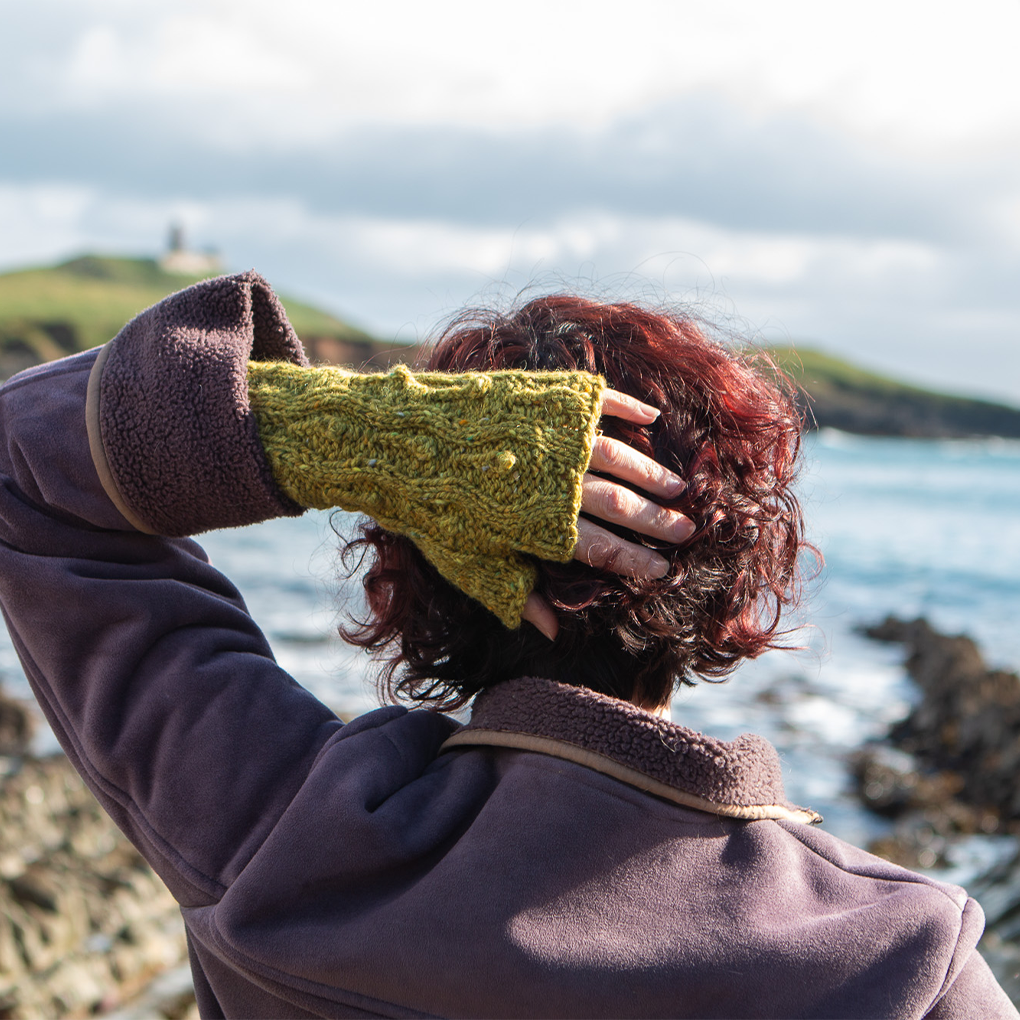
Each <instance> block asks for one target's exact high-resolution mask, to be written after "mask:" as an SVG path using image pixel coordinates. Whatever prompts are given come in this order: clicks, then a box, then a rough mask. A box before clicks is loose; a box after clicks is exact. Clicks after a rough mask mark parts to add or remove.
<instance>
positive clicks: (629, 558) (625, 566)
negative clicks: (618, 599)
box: [543, 520, 669, 633]
mask: <svg viewBox="0 0 1020 1020" xmlns="http://www.w3.org/2000/svg"><path fill="white" fill-rule="evenodd" d="M574 559H575V560H580V561H581V562H582V563H587V564H588V566H589V567H599V568H601V569H604V570H611V571H613V573H615V574H625V575H626V576H627V577H646V578H655V577H664V576H665V574H666V572H667V571H668V570H669V561H668V560H666V559H665V558H664V557H662V556H660V555H659V554H658V553H657V552H655V551H654V550H652V549H646V548H645V547H644V546H643V545H635V544H634V543H633V542H627V541H625V540H624V539H622V538H619V537H618V536H617V535H614V534H612V532H609V531H606V529H605V528H600V527H599V526H598V525H597V524H592V522H591V521H586V520H580V521H578V522H577V546H576V548H575V549H574ZM543 633H544V632H543Z"/></svg>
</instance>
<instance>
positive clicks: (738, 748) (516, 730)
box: [442, 677, 822, 823]
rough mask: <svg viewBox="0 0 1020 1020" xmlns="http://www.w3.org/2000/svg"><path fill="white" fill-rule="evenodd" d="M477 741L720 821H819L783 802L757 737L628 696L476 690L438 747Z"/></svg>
mask: <svg viewBox="0 0 1020 1020" xmlns="http://www.w3.org/2000/svg"><path fill="white" fill-rule="evenodd" d="M478 744H484V745H495V746H497V747H513V748H518V749H520V750H525V751H537V752H539V753H541V754H549V755H553V756H554V757H557V758H565V759H566V760H567V761H572V762H576V763H577V764H579V765H584V766H586V767H587V768H590V769H594V770H595V771H596V772H602V773H604V774H605V775H608V776H612V777H613V778H614V779H618V780H620V781H621V782H624V783H628V784H629V785H631V786H635V787H637V788H638V789H639V790H643V791H645V792H647V793H651V794H654V795H655V796H657V797H662V798H664V799H665V800H671V801H673V802H674V803H677V804H682V805H683V806H684V807H691V808H697V809H698V810H700V811H708V812H710V813H712V814H716V815H724V816H726V817H728V818H743V819H762V818H783V819H787V820H789V821H795V822H807V823H813V822H820V821H821V820H822V819H821V815H819V814H817V813H816V812H814V811H811V810H810V809H808V808H799V807H797V806H796V805H793V804H791V803H789V801H787V799H786V795H785V793H784V792H783V777H782V769H781V767H780V763H779V755H778V754H777V753H776V749H775V748H774V747H773V746H772V745H771V744H770V743H769V742H768V741H767V740H765V739H764V738H763V737H759V736H755V735H754V734H751V733H744V734H742V735H741V736H739V737H737V739H736V740H733V741H728V742H727V741H723V740H716V739H715V738H713V737H706V736H705V735H704V734H701V733H696V732H695V731H694V730H689V729H685V728H684V727H683V726H676V725H674V724H673V723H671V722H667V721H666V720H665V719H660V718H658V717H657V716H654V715H652V714H650V713H649V712H644V711H642V710H641V709H640V708H638V707H637V706H636V705H632V704H631V703H630V702H627V701H619V700H617V699H616V698H610V697H607V696H606V695H604V694H598V693H596V692H595V691H590V690H587V689H586V688H581V687H571V686H569V685H566V684H559V683H555V682H554V681H552V680H541V679H537V678H534V677H526V678H523V679H520V680H510V681H507V682H506V683H502V684H499V685H498V686H496V687H493V688H490V689H489V690H487V691H485V692H483V693H482V694H480V695H479V696H478V697H477V698H476V699H475V704H474V709H473V711H472V713H471V721H470V722H469V723H468V724H467V725H466V726H464V727H463V728H461V729H460V730H458V731H457V732H456V733H455V734H454V735H453V736H452V737H450V738H449V739H448V740H447V741H446V742H445V743H444V744H443V746H442V750H443V751H446V750H448V749H449V750H452V749H454V748H458V747H465V746H470V745H478Z"/></svg>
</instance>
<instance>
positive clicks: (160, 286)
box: [0, 255, 413, 378]
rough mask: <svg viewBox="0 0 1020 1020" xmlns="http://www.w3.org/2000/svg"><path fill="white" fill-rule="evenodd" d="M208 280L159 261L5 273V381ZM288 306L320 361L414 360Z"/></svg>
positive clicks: (0, 362) (1, 358) (1, 315)
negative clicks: (193, 285)
mask: <svg viewBox="0 0 1020 1020" xmlns="http://www.w3.org/2000/svg"><path fill="white" fill-rule="evenodd" d="M200 278H201V277H198V276H190V275H185V274H180V273H172V272H167V271H166V270H165V269H162V268H160V265H159V263H158V262H157V261H156V260H155V259H132V258H113V257H108V256H100V255H84V256H82V257H80V258H76V259H71V261H69V262H63V263H61V264H60V265H58V266H51V267H44V268H36V269H23V270H19V271H17V272H13V273H5V274H3V275H0V378H7V377H8V376H11V375H13V374H14V373H15V372H19V371H21V369H23V368H27V367H29V366H31V365H36V364H39V363H40V362H43V361H52V360H53V359H54V358H60V357H63V356H64V355H65V354H73V353H74V352H76V351H84V350H88V349H89V348H90V347H96V346H98V345H99V344H102V343H105V342H106V341H107V340H110V339H111V338H112V337H114V336H116V334H117V333H118V331H119V330H120V328H121V327H122V326H123V325H124V323H126V322H127V321H128V320H129V319H132V318H134V316H135V315H137V314H138V313H139V312H140V311H143V310H144V309H146V308H148V307H149V306H150V305H152V304H155V303H156V302H157V301H159V300H160V299H161V298H164V297H166V296H167V294H172V293H173V292H174V291H178V290H181V289H182V288H183V287H187V286H188V285H189V284H192V283H197V282H198V280H199V279H200ZM281 301H282V302H283V304H284V307H285V308H286V309H287V316H288V318H289V319H290V321H291V323H292V324H293V326H294V329H295V330H296V331H297V333H298V335H299V336H300V337H301V340H302V342H303V343H304V345H305V349H306V350H307V351H308V354H309V357H310V358H312V359H313V360H317V361H323V362H330V363H334V364H351V365H360V364H362V363H364V362H367V361H368V360H369V359H372V364H378V365H381V366H385V365H387V364H389V363H390V362H392V361H394V360H398V359H401V358H406V357H409V356H411V355H413V349H411V350H409V349H405V348H403V347H401V346H399V345H395V344H385V343H383V342H381V341H379V340H376V339H375V338H374V337H371V336H369V334H367V333H365V332H363V331H362V330H359V329H356V328H355V327H354V326H351V325H349V324H348V323H346V322H343V321H341V320H340V319H337V318H336V317H335V316H332V315H330V314H328V313H327V312H323V311H320V310H319V309H317V308H313V307H312V306H311V305H307V304H304V303H302V302H300V301H296V300H294V299H293V298H289V297H286V296H281Z"/></svg>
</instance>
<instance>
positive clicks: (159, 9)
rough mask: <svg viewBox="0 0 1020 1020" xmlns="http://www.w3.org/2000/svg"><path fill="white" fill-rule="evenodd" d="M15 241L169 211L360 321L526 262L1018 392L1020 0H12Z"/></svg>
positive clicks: (144, 245) (206, 240)
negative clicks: (1019, 53) (848, 0)
mask: <svg viewBox="0 0 1020 1020" xmlns="http://www.w3.org/2000/svg"><path fill="white" fill-rule="evenodd" d="M3 24H4V30H3V33H2V34H0V146H2V153H0V267H10V268H17V267H21V266H24V265H26V264H37V263H47V262H51V261H54V260H58V259H61V258H66V257H69V256H72V255H77V254H81V253H82V252H86V251H88V252H93V251H100V252H110V253H125V252H126V253H137V254H148V255H151V254H153V253H154V252H156V251H158V250H159V249H161V248H162V246H163V244H164V239H165V235H166V231H167V227H168V224H169V223H170V222H176V223H180V224H181V225H182V226H183V227H184V229H185V233H186V237H187V239H188V243H189V244H190V245H192V246H194V247H196V248H199V249H201V248H205V247H207V246H208V247H212V248H214V249H216V250H217V251H218V252H219V253H220V255H221V256H222V260H223V264H224V266H225V267H226V268H227V269H230V270H241V269H246V268H249V267H251V266H255V267H257V268H258V269H259V270H260V271H261V272H262V273H263V275H265V276H266V277H267V278H269V279H270V280H271V281H272V282H273V283H274V284H275V285H277V286H278V287H279V288H281V289H283V290H285V291H287V292H288V293H293V294H294V295H295V296H296V297H303V298H307V299H312V300H314V301H315V302H316V303H318V304H320V305H322V306H323V307H325V308H327V309H328V310H330V311H332V312H335V313H338V314H340V315H342V316H343V317H344V318H346V319H348V320H350V321H352V322H353V323H355V324H357V325H359V326H361V327H363V328H365V329H366V330H368V331H370V332H372V333H373V334H376V335H378V336H385V337H393V336H397V337H400V338H402V339H408V340H412V339H417V338H418V337H419V335H420V334H421V332H422V331H423V330H425V329H427V328H428V327H429V326H430V325H431V324H432V323H434V322H435V320H436V318H437V317H438V316H440V315H442V314H443V313H445V312H448V311H450V310H453V309H456V308H459V307H460V306H461V305H462V304H464V303H465V302H472V301H476V300H478V299H479V298H484V297H486V296H487V295H489V294H490V293H491V291H492V288H494V287H495V288H497V289H498V290H501V291H502V290H503V289H504V288H506V289H509V291H510V292H512V293H515V292H516V291H517V290H518V289H519V288H522V287H526V286H528V285H530V284H533V283H534V282H536V281H537V282H539V283H540V284H546V283H549V282H551V283H552V285H559V284H562V285H565V286H571V285H574V284H575V283H579V284H580V285H581V286H583V287H585V288H589V289H591V288H593V289H595V290H607V291H611V292H612V293H614V294H618V293H621V292H625V293H632V294H633V293H636V294H638V295H643V296H652V297H657V296H662V295H666V296H668V297H669V298H670V299H673V300H684V301H694V302H696V303H698V304H699V305H702V306H704V307H705V310H706V312H707V313H708V314H710V315H711V316H712V317H715V318H717V319H718V318H721V319H726V320H729V321H733V322H735V324H736V325H738V326H739V327H741V328H746V331H747V332H748V333H749V334H750V335H752V336H763V337H765V338H767V339H769V340H785V339H790V338H793V339H795V340H797V341H798V342H801V343H803V342H805V341H809V342H810V343H811V344H812V345H815V346H821V347H823V348H825V349H827V350H832V351H837V352H841V353H844V354H848V355H852V356H853V357H855V358H856V359H858V360H859V361H860V362H861V363H863V364H867V365H869V366H873V367H877V368H880V369H884V370H888V371H890V372H892V373H893V374H898V375H900V376H909V377H910V378H912V379H915V380H917V381H920V382H923V383H927V384H934V385H940V386H942V387H944V388H945V387H952V388H954V389H957V390H965V391H967V392H968V393H973V394H980V395H986V396H993V397H999V398H1003V399H1007V400H1011V401H1013V402H1014V403H1017V402H1020V360H1018V359H1020V353H1018V348H1017V343H1016V338H1017V331H1018V324H1020V294H1018V288H1017V286H1016V272H1015V270H1016V265H1017V258H1018V255H1020V70H1018V62H1017V61H1016V59H1015V45H1016V39H1017V37H1018V31H1020V7H1018V5H1017V4H1016V3H1015V2H1014V0H975V2H974V3H973V4H969V5H967V7H966V10H964V8H963V7H962V6H961V5H959V4H951V3H946V2H938V0H936V2H929V3H922V2H913V0H898V2H897V0H893V2H888V0H886V2H869V0H863V2H858V3H854V4H844V3H838V4H837V3H828V4H818V3H810V2H785V0H770V2H768V3H753V2H731V0H717V2H713V3H710V4H705V3H693V2H683V0H680V2H676V0H664V2H648V0H635V2H634V3H632V4H630V5H628V6H627V8H626V11H624V9H623V8H621V7H620V5H619V4H616V3H608V2H605V0H588V2H585V3H584V4H581V3H574V2H567V3H562V2H561V3H556V2H552V3H550V2H547V0H543V2H532V0H519V2H517V3H514V4H513V5H509V6H507V5H499V4H477V3H468V2H463V3H459V2H449V0H441V2H435V3H429V4H420V3H412V2H391V3H381V4H351V3H343V2H330V0H290V2H288V3H285V4H284V3H276V2H269V0H246V2H244V3H241V2H238V0H173V2H172V3H171V2H165V0H147V2H146V3H144V4H140V3H136V2H132V0H38V2H36V3H32V4H17V3H14V2H5V3H3Z"/></svg>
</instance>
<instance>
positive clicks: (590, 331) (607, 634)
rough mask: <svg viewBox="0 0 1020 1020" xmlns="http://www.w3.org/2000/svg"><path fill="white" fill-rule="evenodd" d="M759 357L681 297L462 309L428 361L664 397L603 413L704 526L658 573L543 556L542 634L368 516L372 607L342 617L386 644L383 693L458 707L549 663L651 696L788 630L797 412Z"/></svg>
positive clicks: (434, 366)
mask: <svg viewBox="0 0 1020 1020" xmlns="http://www.w3.org/2000/svg"><path fill="white" fill-rule="evenodd" d="M756 360H761V356H758V359H755V358H752V357H749V356H745V355H743V354H738V353H735V352H734V351H733V350H730V349H728V348H726V347H724V346H722V345H720V344H718V343H715V342H712V341H710V340H709V339H707V338H706V336H705V334H704V331H703V329H702V328H701V327H699V325H698V324H697V323H696V322H695V321H694V320H693V319H692V318H689V317H687V316H685V315H683V314H679V313H660V312H654V311H650V310H648V309H645V308H641V307H638V306H636V305H633V304H602V303H599V302H595V301H590V300H586V299H584V298H579V297H574V296H569V295H553V296H549V297H542V298H538V299H535V300H532V301H529V302H528V303H527V304H525V305H523V306H522V307H520V308H518V309H517V310H515V311H512V312H511V313H509V314H506V315H500V314H492V313H468V314H465V315H463V316H461V317H460V318H458V319H457V320H455V321H454V322H453V323H452V324H451V325H450V326H449V327H448V328H447V329H446V331H445V332H444V333H443V335H442V336H441V337H440V338H439V340H438V342H437V343H436V344H435V346H434V347H433V348H432V349H431V356H430V357H429V359H428V364H427V368H428V369H429V370H433V371H446V372H458V371H466V370H485V369H502V368H526V369H534V370H553V369H584V370H586V371H588V372H593V373H599V374H601V375H602V376H604V377H605V379H606V380H607V382H608V383H609V385H610V386H612V387H613V388H615V389H618V390H622V391H623V392H625V393H630V394H632V395H633V396H635V397H638V398H640V399H641V400H643V401H646V402H647V403H649V404H652V405H653V406H655V407H657V408H659V410H660V411H661V416H660V417H659V419H658V420H657V421H656V422H655V423H653V424H652V425H650V426H638V425H633V424H630V423H627V422H622V421H620V420H618V419H614V418H604V419H603V420H602V428H603V430H604V432H605V433H606V434H607V435H610V436H614V437H615V438H618V439H621V440H623V441H624V442H626V443H629V444H630V445H631V446H633V447H635V448H636V449H638V450H640V451H641V452H643V453H645V454H647V455H648V456H650V457H652V458H654V459H655V460H657V461H658V462H659V463H660V464H664V465H665V466H667V467H669V468H671V469H672V470H674V471H676V472H677V473H678V474H680V475H681V476H682V477H683V478H684V479H686V481H687V486H686V488H685V489H684V490H683V492H682V493H680V495H679V496H678V497H677V498H676V499H674V500H672V501H671V502H668V503H664V504H663V505H667V506H670V507H672V508H675V509H678V510H681V511H683V512H684V513H685V514H687V516H689V517H690V518H691V519H692V520H693V521H694V522H695V524H696V525H697V531H696V532H695V533H694V535H693V537H692V538H690V539H689V540H688V541H687V542H685V543H684V544H683V545H681V546H669V547H666V548H664V549H660V551H661V552H662V554H663V555H665V556H666V557H667V558H668V559H669V561H670V570H669V573H668V574H667V576H665V577H663V578H659V579H656V580H635V579H632V578H627V577H621V576H619V575H616V574H613V573H610V572H608V571H603V570H596V569H593V568H591V567H589V566H587V565H585V564H582V563H580V562H578V561H576V560H575V561H572V562H570V563H566V564H560V563H550V562H547V561H536V563H537V565H538V568H539V569H538V583H537V586H536V591H538V593H539V594H541V595H542V596H543V597H544V598H545V599H546V601H547V602H548V603H549V604H550V605H551V606H552V607H553V608H554V609H555V610H557V615H558V618H559V624H560V631H559V635H558V636H557V638H556V640H555V641H554V642H550V641H548V640H547V639H546V638H545V637H543V636H542V635H541V634H539V633H538V631H536V630H535V629H534V628H532V627H531V626H529V625H527V624H525V625H524V626H522V627H521V628H520V629H518V630H516V631H509V630H507V629H506V628H505V627H503V626H502V624H500V622H499V621H498V620H497V619H496V617H495V616H493V615H492V614H491V613H490V612H488V611H487V610H486V609H485V608H484V607H483V606H481V605H480V604H479V603H477V602H475V601H473V600H472V599H470V598H468V596H466V595H464V594H463V593H462V592H460V591H459V590H458V589H456V588H455V587H453V586H452V585H451V584H449V583H448V582H447V581H446V580H444V579H443V577H441V576H440V574H439V573H438V572H437V571H436V570H435V568H433V567H432V566H431V564H429V563H428V562H427V561H426V560H425V558H424V557H423V556H422V555H421V553H419V552H418V550H417V549H416V548H415V546H414V545H413V544H412V543H411V542H410V541H409V540H408V539H406V538H402V537H400V536H397V535H394V534H392V533H390V532H387V531H384V530H383V529H382V528H379V527H378V526H376V525H375V524H374V523H372V522H371V521H369V522H366V523H364V524H363V525H362V535H361V537H360V538H358V539H356V540H354V541H353V542H352V543H350V545H349V546H348V549H347V553H346V555H347V556H348V562H351V559H350V557H351V556H352V555H353V554H356V553H357V551H359V550H360V551H363V552H366V551H367V552H369V553H370V554H371V555H370V563H369V566H368V569H367V571H366V573H365V575H364V579H363V583H364V587H365V593H366V596H367V607H368V616H367V618H366V619H365V620H363V621H361V622H354V621H352V622H351V624H350V625H348V626H346V627H344V628H342V631H341V633H342V634H343V636H344V637H345V638H346V640H348V641H350V642H352V643H354V644H356V645H360V646H362V647H364V648H368V649H371V650H373V652H374V653H375V654H376V656H377V657H378V658H380V659H382V660H383V662H384V669H383V672H382V674H381V678H380V683H381V685H382V687H383V690H384V691H385V692H386V693H387V694H388V695H389V697H390V698H391V699H394V700H395V699H397V698H400V697H402V698H407V699H410V700H414V701H419V702H425V703H427V704H430V705H432V706H434V707H437V708H443V709H450V708H456V707H459V706H462V705H464V704H466V703H467V702H468V701H469V700H470V699H471V697H473V695H474V694H476V693H477V692H478V691H479V690H481V689H483V688H485V687H490V686H492V685H494V684H497V683H500V682H501V681H503V680H507V679H511V678H513V677H517V676H543V677H548V678H550V679H553V680H558V681H560V682H563V683H570V684H574V685H577V686H585V687H590V688H592V689H594V690H597V691H601V692H602V693H604V694H608V695H611V696H613V697H618V698H623V699H631V700H635V701H638V702H640V703H642V704H645V705H658V704H662V703H664V702H666V701H667V700H668V699H669V697H670V695H671V694H672V692H673V690H674V688H675V686H676V685H677V684H681V683H683V684H693V683H694V682H695V677H697V676H700V677H703V678H708V679H713V678H722V677H724V676H726V675H727V674H728V673H729V672H731V671H732V670H733V669H734V667H735V666H736V665H737V664H738V662H739V661H740V660H741V659H744V658H748V657H754V656H757V655H759V654H761V653H762V652H763V651H765V650H766V649H769V648H775V647H780V639H781V637H782V636H783V634H782V632H780V631H779V620H780V613H781V611H782V609H783V607H784V606H786V605H788V604H789V603H791V602H792V601H793V600H794V598H795V596H796V594H797V588H798V584H797V582H798V573H797V557H798V553H799V552H800V551H801V549H802V548H804V547H805V542H804V534H803V518H802V515H801V510H800V506H799V504H798V502H797V499H796V497H795V496H794V494H793V492H792V490H791V484H792V482H793V480H794V476H795V473H796V468H797V457H798V452H799V449H800V435H801V425H802V422H801V418H800V415H799V413H798V411H797V409H796V406H795V404H794V402H793V400H792V398H791V396H790V392H789V388H788V386H787V385H786V383H785V380H784V378H783V377H782V376H781V374H779V373H778V372H777V371H776V370H775V368H774V367H773V366H772V365H771V364H770V363H768V362H767V360H766V363H765V364H764V370H761V369H759V368H756V366H755V361H756ZM618 533H619V534H622V535H624V536H625V537H627V538H630V539H631V540H633V541H645V540H644V539H642V538H640V537H639V536H635V535H633V534H631V533H628V532H626V531H622V530H618Z"/></svg>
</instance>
